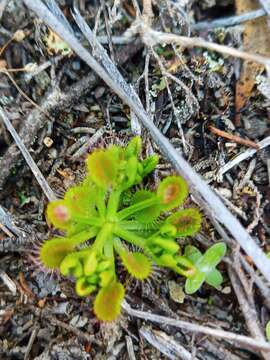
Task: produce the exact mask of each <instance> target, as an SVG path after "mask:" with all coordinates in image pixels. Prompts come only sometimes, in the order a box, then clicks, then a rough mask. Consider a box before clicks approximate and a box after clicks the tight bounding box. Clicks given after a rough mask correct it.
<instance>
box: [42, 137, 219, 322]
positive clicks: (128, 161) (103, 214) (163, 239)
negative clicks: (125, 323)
mask: <svg viewBox="0 0 270 360" xmlns="http://www.w3.org/2000/svg"><path fill="white" fill-rule="evenodd" d="M140 154H141V139H140V138H139V137H135V138H133V139H132V140H131V142H130V143H129V144H128V145H127V147H125V148H124V147H120V146H115V145H112V146H110V147H109V148H108V149H104V150H96V151H94V152H93V153H92V154H90V155H89V156H88V158H87V160H86V165H87V170H88V172H87V175H86V177H85V180H84V181H83V182H82V183H81V184H80V185H77V186H74V187H72V188H70V189H69V190H68V191H67V192H66V194H65V196H64V199H62V200H57V201H53V202H51V203H49V205H48V207H47V213H46V215H47V219H48V221H49V222H50V223H51V224H52V225H53V226H54V227H56V228H58V229H60V230H62V231H64V232H65V236H63V237H55V238H53V239H50V240H47V241H45V243H44V244H43V245H42V246H41V248H40V260H41V262H42V264H43V265H44V266H45V267H47V268H49V269H51V270H54V269H59V270H60V273H61V274H62V275H63V276H73V277H74V279H75V281H76V285H75V288H76V293H77V294H78V295H79V296H87V295H89V294H91V293H94V292H97V295H96V298H95V302H94V312H95V314H96V316H97V317H98V318H99V319H100V320H103V321H112V320H114V319H115V318H116V317H117V316H118V315H119V313H120V309H121V302H122V300H123V298H124V295H125V289H124V286H123V285H122V284H121V283H120V282H119V280H118V279H117V271H116V264H115V257H116V256H118V257H119V259H120V260H121V262H122V264H123V265H124V267H125V268H126V270H127V271H128V273H129V274H130V275H132V276H133V277H135V278H137V279H139V280H144V279H146V278H148V277H149V276H150V275H151V265H152V263H155V264H157V265H158V266H161V267H167V268H169V269H172V270H173V271H175V272H176V273H177V274H180V275H182V276H184V277H186V285H185V290H186V292H187V293H188V294H192V293H194V292H195V291H197V290H198V289H199V288H200V286H201V285H202V283H203V282H204V281H205V282H206V283H208V284H209V285H211V286H214V287H216V288H217V287H219V286H220V284H221V282H222V275H221V273H220V272H219V271H218V270H217V269H216V266H217V265H218V263H219V262H220V261H221V258H222V256H223V255H224V254H225V252H226V246H225V244H223V243H219V244H215V245H213V246H212V247H211V248H210V249H208V250H207V251H206V252H205V254H201V252H200V251H199V250H198V249H197V248H195V247H194V246H190V245H188V246H186V248H185V250H184V254H181V250H180V245H179V243H178V242H177V239H178V238H180V239H181V238H185V237H188V236H192V235H194V234H196V233H197V232H198V231H199V229H200V227H201V221H202V217H201V214H200V212H199V211H198V210H197V209H195V208H189V209H182V210H177V211H176V212H171V211H172V210H173V209H176V208H179V206H181V205H183V203H184V201H185V199H186V198H187V196H188V187H187V184H186V182H185V180H184V179H183V178H182V177H180V176H168V177H167V178H165V179H164V180H162V181H161V182H160V184H159V186H158V188H157V189H156V191H149V190H145V189H143V190H137V191H136V189H135V185H138V184H141V183H142V181H143V178H144V177H145V176H147V175H148V174H150V173H151V172H152V171H153V170H154V169H155V167H156V165H157V163H158V156H157V155H153V156H150V157H148V158H146V159H143V160H141V159H140ZM168 212H169V213H168ZM86 242H87V243H86ZM85 243H86V244H85ZM81 244H84V246H80V245H81ZM126 244H131V245H134V246H135V248H137V249H140V251H139V250H137V251H131V250H129V249H128V247H127V246H126ZM131 248H132V247H131ZM133 248H134V247H133Z"/></svg>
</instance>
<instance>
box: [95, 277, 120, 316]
mask: <svg viewBox="0 0 270 360" xmlns="http://www.w3.org/2000/svg"><path fill="white" fill-rule="evenodd" d="M124 296H125V289H124V287H123V285H122V284H121V283H119V282H113V283H111V284H109V285H108V286H106V287H104V288H102V289H101V290H100V291H99V292H98V294H97V296H96V299H95V302H94V313H95V314H96V316H97V318H98V319H100V320H102V321H113V320H115V319H116V318H117V317H118V315H119V314H120V311H121V303H122V301H123V299H124Z"/></svg>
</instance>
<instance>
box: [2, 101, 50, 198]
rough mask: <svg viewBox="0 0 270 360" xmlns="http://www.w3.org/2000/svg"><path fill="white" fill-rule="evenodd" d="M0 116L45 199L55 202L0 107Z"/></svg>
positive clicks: (42, 177) (46, 184) (48, 187)
mask: <svg viewBox="0 0 270 360" xmlns="http://www.w3.org/2000/svg"><path fill="white" fill-rule="evenodd" d="M0 116H1V118H2V120H3V122H4V124H5V125H6V128H7V129H8V131H9V132H10V134H11V136H12V137H13V139H14V140H15V142H16V144H17V146H18V148H19V149H20V151H21V152H22V154H23V157H24V158H25V161H26V162H27V164H28V165H29V167H30V169H31V171H32V173H33V174H34V176H35V178H36V180H37V182H38V183H39V185H40V186H41V188H42V190H43V192H44V194H45V195H46V197H47V198H48V200H49V201H53V200H56V196H55V195H54V192H53V191H52V189H51V188H50V186H49V184H48V183H47V181H46V179H45V178H44V176H43V175H42V173H41V171H40V170H39V168H38V167H37V165H36V163H35V161H34V160H33V158H32V156H31V155H30V153H29V151H28V150H27V148H26V147H25V145H24V143H23V142H22V140H21V139H20V137H19V135H18V133H17V131H16V130H15V129H14V127H13V126H12V124H11V122H10V121H9V118H8V116H7V113H6V112H5V110H4V109H3V108H2V107H1V106H0Z"/></svg>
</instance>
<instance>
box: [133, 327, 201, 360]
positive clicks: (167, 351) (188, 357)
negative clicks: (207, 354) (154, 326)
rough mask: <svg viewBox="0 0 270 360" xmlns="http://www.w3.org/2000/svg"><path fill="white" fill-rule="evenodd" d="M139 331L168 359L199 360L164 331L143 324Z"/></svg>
mask: <svg viewBox="0 0 270 360" xmlns="http://www.w3.org/2000/svg"><path fill="white" fill-rule="evenodd" d="M139 332H140V335H141V336H142V337H143V338H144V339H145V340H147V341H148V342H149V343H150V344H151V345H153V346H154V347H155V348H157V349H158V350H159V351H160V352H161V354H164V355H165V356H166V357H167V358H168V359H171V360H177V359H179V358H180V359H183V360H198V358H197V357H194V356H193V355H192V354H191V353H190V352H189V351H187V350H186V349H185V348H184V347H183V346H182V345H180V344H179V343H177V342H176V341H175V340H173V339H172V338H171V337H170V336H168V335H167V334H165V333H164V332H162V331H157V330H150V329H149V328H147V327H145V326H143V327H141V328H140V331H139Z"/></svg>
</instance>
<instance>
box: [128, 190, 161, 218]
mask: <svg viewBox="0 0 270 360" xmlns="http://www.w3.org/2000/svg"><path fill="white" fill-rule="evenodd" d="M155 197H156V194H154V193H152V192H151V191H147V190H140V191H137V192H136V193H135V194H134V196H133V199H132V205H135V204H138V203H140V202H142V201H145V200H148V199H155ZM160 212H161V209H160V206H159V205H152V206H149V207H147V208H145V209H142V210H140V211H137V212H136V213H135V214H134V217H135V219H136V220H138V221H139V222H140V223H142V224H152V223H153V222H154V221H155V220H156V219H157V218H158V217H159V215H160Z"/></svg>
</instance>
